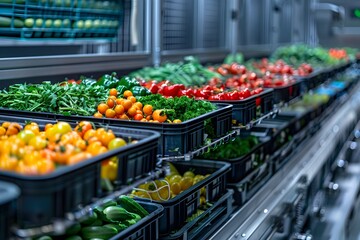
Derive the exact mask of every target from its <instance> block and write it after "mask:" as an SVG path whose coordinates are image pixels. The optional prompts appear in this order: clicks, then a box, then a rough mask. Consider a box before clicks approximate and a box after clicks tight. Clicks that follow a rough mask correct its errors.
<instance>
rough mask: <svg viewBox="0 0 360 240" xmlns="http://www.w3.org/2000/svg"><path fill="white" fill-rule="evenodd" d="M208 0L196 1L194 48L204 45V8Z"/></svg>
mask: <svg viewBox="0 0 360 240" xmlns="http://www.w3.org/2000/svg"><path fill="white" fill-rule="evenodd" d="M205 4H206V1H204V0H197V1H194V19H195V21H194V26H195V27H194V45H193V48H203V47H204V17H205V14H204V8H205Z"/></svg>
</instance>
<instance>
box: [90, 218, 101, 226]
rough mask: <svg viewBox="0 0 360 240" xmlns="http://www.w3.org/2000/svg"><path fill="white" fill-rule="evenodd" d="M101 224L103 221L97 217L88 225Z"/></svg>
mask: <svg viewBox="0 0 360 240" xmlns="http://www.w3.org/2000/svg"><path fill="white" fill-rule="evenodd" d="M102 225H103V221H102V220H101V219H100V218H98V219H96V220H95V222H93V223H92V224H90V225H89V226H102Z"/></svg>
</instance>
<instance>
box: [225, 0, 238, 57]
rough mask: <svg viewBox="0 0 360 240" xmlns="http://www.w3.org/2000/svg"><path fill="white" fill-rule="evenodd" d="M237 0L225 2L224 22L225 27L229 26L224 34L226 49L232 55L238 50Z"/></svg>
mask: <svg viewBox="0 0 360 240" xmlns="http://www.w3.org/2000/svg"><path fill="white" fill-rule="evenodd" d="M239 2H240V1H239V0H228V1H226V5H227V6H226V13H225V16H226V22H225V26H229V27H227V28H225V29H227V31H225V34H226V47H227V48H228V49H229V50H230V52H231V53H232V54H235V53H236V52H237V48H238V45H239V44H238V35H239V27H240V26H239V14H240V13H239V8H240V3H239Z"/></svg>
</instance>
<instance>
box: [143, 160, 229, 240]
mask: <svg viewBox="0 0 360 240" xmlns="http://www.w3.org/2000/svg"><path fill="white" fill-rule="evenodd" d="M172 163H173V165H174V166H175V167H176V169H177V170H178V171H179V173H180V174H183V173H184V172H186V171H188V170H190V169H191V170H193V171H194V173H195V174H202V175H206V174H211V175H210V176H209V177H207V178H205V179H204V180H202V181H200V182H198V183H196V184H195V185H193V186H192V187H190V188H189V189H187V190H185V191H183V192H182V193H180V194H179V195H177V196H176V197H174V198H171V199H169V200H167V201H162V202H161V201H153V202H155V203H158V204H161V205H162V206H163V207H164V215H163V216H162V217H161V219H160V235H168V234H169V233H170V232H171V231H173V230H175V229H178V228H180V227H182V226H183V225H184V223H185V221H186V219H187V218H188V217H190V216H191V215H192V214H193V213H195V212H196V210H197V208H198V207H199V204H200V190H201V188H203V187H205V188H206V200H207V201H209V202H215V201H216V200H217V199H218V198H219V197H220V196H222V195H223V194H224V192H225V191H226V173H227V172H228V171H229V170H230V164H228V163H225V162H219V161H206V160H201V161H199V160H192V161H175V162H172ZM143 201H151V200H148V199H143Z"/></svg>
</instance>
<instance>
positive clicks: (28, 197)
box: [0, 115, 159, 228]
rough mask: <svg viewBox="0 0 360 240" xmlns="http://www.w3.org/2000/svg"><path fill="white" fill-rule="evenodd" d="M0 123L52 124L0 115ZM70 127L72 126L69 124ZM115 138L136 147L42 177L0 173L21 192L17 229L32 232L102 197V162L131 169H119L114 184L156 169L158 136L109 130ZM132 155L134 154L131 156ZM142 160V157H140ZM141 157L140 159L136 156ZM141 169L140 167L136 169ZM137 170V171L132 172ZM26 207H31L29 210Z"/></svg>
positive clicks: (50, 121) (45, 121) (153, 133)
mask: <svg viewBox="0 0 360 240" xmlns="http://www.w3.org/2000/svg"><path fill="white" fill-rule="evenodd" d="M0 121H10V122H17V123H22V122H23V123H25V122H26V121H34V122H37V123H38V124H39V126H40V127H41V128H43V127H44V126H45V124H46V123H55V121H54V120H45V119H35V118H18V117H14V116H7V115H0ZM69 123H70V125H72V126H73V127H74V126H75V125H76V123H75V122H71V121H69ZM110 129H112V130H113V131H114V133H115V135H116V136H119V137H123V138H125V139H126V138H127V137H131V138H132V139H138V140H139V141H138V142H137V143H132V144H129V145H127V146H124V147H121V148H118V149H114V150H110V151H108V152H106V153H103V154H100V155H98V156H94V157H92V158H90V159H87V160H86V161H82V162H80V163H78V164H75V165H72V166H65V167H62V168H59V169H56V170H55V171H54V172H52V173H50V174H47V175H41V176H25V175H20V174H17V173H13V172H8V171H0V180H3V181H8V182H11V183H14V184H16V185H18V186H19V187H20V188H21V189H22V193H21V196H20V198H19V199H18V200H17V214H16V215H17V216H16V221H17V223H18V225H19V227H20V228H31V227H37V226H42V225H46V224H49V223H50V222H51V221H52V220H53V218H58V217H60V218H61V217H64V214H65V213H66V212H69V211H72V210H75V208H76V207H77V206H78V205H79V204H88V203H90V202H92V201H93V198H94V197H100V195H101V183H100V181H101V172H100V167H101V162H102V161H103V160H106V159H109V158H111V157H113V156H117V157H119V162H120V165H119V166H121V163H122V162H124V161H127V162H128V163H129V165H128V166H129V167H134V169H132V170H131V169H129V170H128V169H125V168H122V167H119V168H118V171H119V172H118V179H117V182H119V183H120V182H121V183H123V184H126V183H127V182H128V181H133V180H134V179H137V178H139V177H141V176H144V175H145V174H147V173H148V172H150V171H152V170H154V169H155V167H156V149H157V143H158V139H159V133H157V132H153V131H139V130H136V129H128V128H121V127H112V128H110ZM134 152H136V153H135V154H134ZM140 153H142V154H143V156H141V154H140ZM139 154H140V155H139ZM138 166H140V167H138ZM135 167H136V168H135ZM29 204H30V205H31V206H32V207H31V208H29V207H28V206H29Z"/></svg>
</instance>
